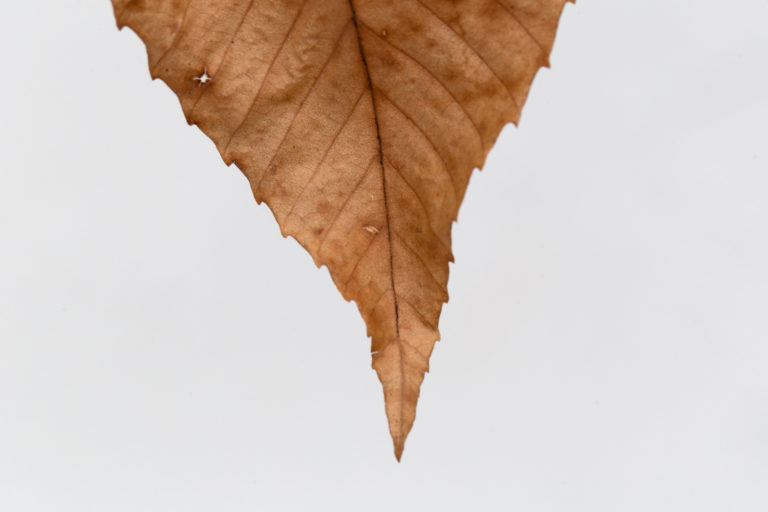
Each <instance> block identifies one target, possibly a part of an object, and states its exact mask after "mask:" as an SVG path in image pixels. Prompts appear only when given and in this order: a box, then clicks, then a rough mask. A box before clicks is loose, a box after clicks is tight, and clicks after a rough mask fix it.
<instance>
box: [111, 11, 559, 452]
mask: <svg viewBox="0 0 768 512" xmlns="http://www.w3.org/2000/svg"><path fill="white" fill-rule="evenodd" d="M565 2H566V0H535V1H534V0H398V1H392V0H153V1H149V0H112V3H113V6H114V9H115V16H116V19H117V22H118V26H120V27H123V26H129V27H131V28H132V29H133V30H134V31H136V33H137V34H138V35H139V36H140V37H141V38H142V39H143V41H144V43H145V44H146V46H147V53H148V56H149V66H150V72H151V74H152V76H153V77H156V78H161V79H162V80H164V81H165V82H166V83H167V84H168V85H169V86H170V87H171V88H172V89H173V90H174V92H176V94H177V95H178V97H179V100H180V101H181V105H182V108H183V110H184V113H185V115H186V117H187V120H188V122H190V123H194V124H197V125H198V126H199V127H200V128H201V129H202V130H203V131H204V132H205V133H206V134H207V135H208V136H209V137H210V138H211V139H212V140H213V141H214V143H215V144H216V146H217V147H218V149H219V151H220V152H221V154H222V157H223V158H224V160H225V161H226V162H227V163H232V162H233V161H236V162H237V166H238V167H239V168H240V169H241V170H242V171H243V173H244V174H245V175H246V176H247V177H248V179H249V181H250V183H251V187H252V189H253V194H254V197H255V198H256V199H257V201H259V202H261V201H264V202H266V203H267V204H268V205H269V207H270V208H271V210H272V212H273V213H274V215H275V218H276V219H277V221H278V222H279V224H280V227H281V229H282V232H283V234H284V235H290V236H293V237H295V238H296V239H297V240H298V241H299V243H301V245H302V246H304V247H305V248H306V249H307V251H309V253H310V254H311V255H312V257H313V258H314V260H315V263H316V264H318V265H326V266H327V267H328V270H329V272H330V274H331V277H332V278H333V280H334V282H335V283H336V285H337V286H338V288H339V290H340V291H341V293H342V294H343V295H344V297H345V298H346V299H347V300H354V301H355V302H356V303H357V305H358V308H359V310H360V312H361V314H362V316H363V318H364V320H365V322H366V325H367V326H368V335H369V336H371V337H372V352H373V367H374V368H375V369H376V371H377V372H378V375H379V379H380V380H381V382H382V385H383V386H384V396H385V401H386V411H387V417H388V419H389V427H390V432H391V434H392V439H393V441H394V445H395V455H396V456H397V458H398V460H399V459H400V456H401V454H402V451H403V445H404V443H405V438H406V436H407V435H408V432H409V431H410V430H411V426H412V425H413V420H414V417H415V414H416V401H417V399H418V396H419V388H420V385H421V382H422V380H423V378H424V372H426V371H427V370H428V368H429V366H428V365H429V356H430V354H431V352H432V349H433V347H434V344H435V341H437V340H438V339H439V337H440V334H439V332H438V330H437V326H438V321H439V317H440V311H441V309H442V305H443V303H444V302H446V301H447V300H448V294H447V289H446V284H447V281H448V263H449V262H450V261H452V260H453V256H452V254H451V250H450V246H451V225H452V223H453V221H454V220H455V219H456V215H457V213H458V209H459V206H460V203H461V200H462V198H463V197H464V193H465V191H466V187H467V183H468V182H469V177H470V175H471V173H472V171H473V170H474V169H475V168H476V167H481V166H482V165H483V162H484V161H485V157H486V155H487V153H488V150H489V149H490V148H491V146H492V145H493V143H494V141H495V140H496V137H497V136H498V134H499V131H500V130H501V128H502V127H503V126H504V124H506V123H508V122H515V123H516V122H517V121H518V119H519V117H520V109H521V108H522V105H523V104H524V103H525V99H526V96H527V94H528V89H529V87H530V84H531V81H532V80H533V77H534V75H535V73H536V71H537V70H538V69H539V67H541V66H542V65H546V64H547V62H548V56H549V52H550V51H551V48H552V43H553V40H554V35H555V30H556V28H557V23H558V20H559V17H560V12H561V10H562V8H563V5H564V4H565Z"/></svg>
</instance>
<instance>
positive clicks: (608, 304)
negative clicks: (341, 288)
mask: <svg viewBox="0 0 768 512" xmlns="http://www.w3.org/2000/svg"><path fill="white" fill-rule="evenodd" d="M766 19H768V3H766V2H765V0H741V1H736V2H730V3H728V2H722V1H717V2H716V1H714V0H699V1H695V2H694V1H684V2H669V1H661V0H648V1H643V2H617V1H616V0H585V1H582V2H580V3H579V4H577V5H570V4H569V5H568V6H567V7H566V9H565V13H564V16H563V18H562V24H561V29H560V32H559V35H558V37H557V41H556V44H555V49H554V53H553V55H552V59H551V61H552V69H547V70H542V71H541V72H540V74H539V75H538V77H537V78H536V80H535V82H534V84H533V88H532V92H531V96H530V99H529V101H528V104H527V106H526V108H525V111H524V114H523V117H522V122H521V125H520V127H519V128H515V127H513V126H509V127H507V128H506V129H505V130H504V132H503V133H502V135H501V137H500V138H499V140H498V141H497V143H496V146H495V147H494V149H493V150H492V152H491V154H490V157H489V159H488V162H487V165H486V167H485V169H484V170H483V171H482V172H481V173H475V175H474V176H473V178H472V180H471V183H470V186H469V190H468V193H467V196H466V200H465V202H464V205H463V207H462V209H461V212H460V215H459V220H458V223H457V224H456V225H455V228H454V252H455V254H456V263H455V264H454V265H452V267H451V278H450V283H449V291H450V297H451V299H450V302H449V303H448V304H447V305H446V306H445V308H444V310H443V316H442V321H441V324H440V327H441V332H442V335H443V340H442V341H441V342H440V343H438V345H437V347H436V348H435V351H434V355H433V358H432V365H431V367H432V371H431V373H430V374H429V375H427V378H426V380H425V381H424V385H423V388H422V394H421V399H420V403H419V409H418V417H417V420H416V424H415V426H414V429H413V432H412V433H411V435H410V437H409V439H408V442H407V444H406V450H405V454H404V457H403V462H402V463H401V464H397V463H396V462H395V459H394V457H393V455H392V446H391V441H390V439H389V433H388V431H387V425H386V420H385V417H384V407H383V397H382V393H381V389H380V384H379V382H378V380H377V378H376V376H375V373H374V372H373V371H372V370H371V369H370V357H369V353H368V351H369V341H368V340H367V339H366V337H365V330H364V325H363V322H362V320H361V319H360V315H359V314H358V312H357V310H356V308H355V306H354V305H353V304H350V303H347V302H345V301H344V300H343V299H342V298H341V296H340V294H339V293H338V291H337V290H336V289H335V287H334V286H333V284H332V282H331V280H330V278H329V276H328V273H327V271H326V270H325V269H322V270H318V269H317V268H316V267H315V266H314V265H313V264H312V260H311V258H310V257H309V256H308V255H307V254H306V253H305V252H304V250H303V249H301V247H300V246H299V245H298V244H297V243H296V242H295V241H294V240H293V239H284V238H282V237H281V236H280V234H279V230H278V227H277V225H276V223H275V221H274V219H273V217H272V215H271V213H270V212H269V210H268V209H267V208H266V206H260V207H259V206H257V205H256V204H255V202H254V201H253V198H252V196H251V192H250V189H249V187H248V185H247V183H246V180H245V178H244V177H243V176H242V175H241V173H240V172H239V171H238V170H237V169H236V168H234V167H231V168H228V167H226V166H225V165H224V163H222V161H221V159H220V157H219V155H218V153H217V152H216V150H215V148H214V146H213V144H212V143H211V142H210V141H209V140H208V139H207V138H206V137H205V136H204V135H203V134H202V133H201V132H200V131H199V130H198V129H197V128H190V127H188V126H187V125H186V123H185V122H184V118H183V115H182V113H181V109H180V107H179V105H178V102H177V100H176V98H175V97H174V95H173V94H172V93H171V91H170V90H169V89H168V88H167V87H166V86H165V85H164V84H163V83H161V82H159V81H155V82H152V81H151V80H150V78H149V73H148V69H147V63H146V54H145V50H144V47H143V45H142V43H141V42H140V41H139V39H138V38H137V37H136V35H135V34H134V33H132V32H131V31H130V30H124V31H122V32H118V30H117V29H116V27H115V22H114V19H113V16H112V12H111V6H110V3H109V2H108V1H107V0H100V1H87V2H86V1H82V0H81V1H73V2H62V1H52V0H47V1H46V0H43V1H39V2H10V1H6V2H2V4H1V5H0V57H1V59H0V62H1V63H2V68H1V71H0V72H1V73H2V74H1V75H0V114H2V115H1V116H0V119H1V120H2V124H0V510H2V511H7V512H32V511H34V512H43V511H45V512H51V511H55V512H69V511H71V512H86V511H94V512H96V511H98V512H113V511H115V512H117V511H121V512H122V511H126V512H127V511H131V512H145V511H147V512H148V511H162V512H170V511H184V512H197V511H213V510H216V511H232V512H238V511H289V510H297V511H298V510H302V511H303V510H333V511H338V510H350V511H353V510H354V511H356V510H370V511H383V510H440V511H466V510H483V511H512V510H522V511H526V512H543V511H568V512H571V511H589V512H602V511H605V512H614V511H622V512H623V511H649V510H653V511H680V510H696V511H702V512H704V511H733V510H738V511H740V512H747V511H750V512H751V511H761V512H762V511H765V510H768V371H767V370H768V147H766V143H767V141H768V128H767V127H766V119H768V94H767V93H766V91H768V70H767V69H766V63H767V62H768V61H767V60H766V53H767V52H768V31H767V30H766V21H765V20H766Z"/></svg>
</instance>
